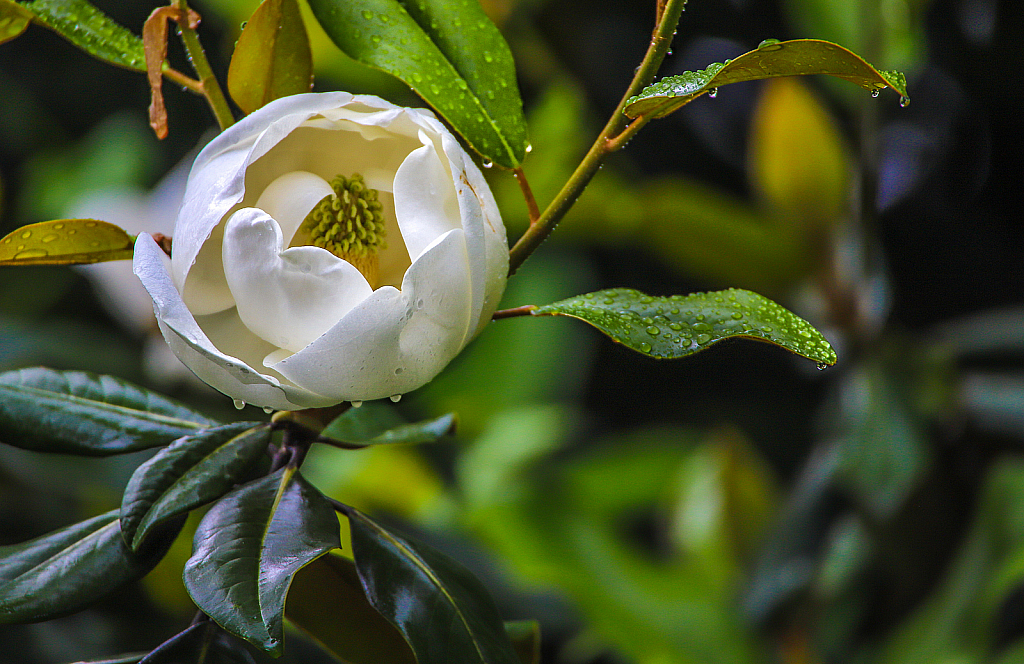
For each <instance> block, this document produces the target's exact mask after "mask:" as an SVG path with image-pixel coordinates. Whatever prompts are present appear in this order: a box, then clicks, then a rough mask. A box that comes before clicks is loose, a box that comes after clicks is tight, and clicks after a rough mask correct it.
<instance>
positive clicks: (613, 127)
mask: <svg viewBox="0 0 1024 664" xmlns="http://www.w3.org/2000/svg"><path fill="white" fill-rule="evenodd" d="M685 5H686V0H666V1H665V4H664V6H663V9H661V10H660V12H659V15H658V24H657V25H656V26H655V29H654V34H653V36H652V37H651V43H650V45H649V46H648V47H647V53H646V54H645V55H644V59H643V61H642V62H641V63H640V66H639V67H637V70H636V73H635V74H634V75H633V80H632V81H630V84H629V87H628V88H626V92H625V94H623V96H622V100H621V101H620V102H619V105H618V106H617V107H616V109H615V112H613V113H612V116H611V117H610V118H609V119H608V123H607V124H606V125H605V127H604V129H603V130H602V131H601V134H600V135H599V136H598V137H597V139H596V140H595V141H594V144H593V145H592V146H591V147H590V150H589V151H588V152H587V154H586V156H585V157H583V160H582V161H581V162H580V165H579V166H577V167H576V171H575V172H574V173H573V174H572V175H571V176H570V177H569V179H568V181H566V183H565V185H564V186H563V187H562V190H561V191H560V192H558V196H556V197H555V199H554V200H553V201H552V202H551V204H550V205H548V207H547V209H545V210H544V212H543V213H542V214H541V215H540V218H539V219H538V220H537V222H536V223H534V224H530V227H529V228H527V229H526V232H525V233H523V235H522V237H520V238H519V240H518V241H517V242H516V243H515V245H514V246H513V247H512V249H511V251H510V252H509V275H512V274H515V271H516V270H517V269H519V266H520V265H522V264H523V262H524V261H525V260H526V259H527V258H529V256H530V254H532V253H533V252H534V251H535V250H536V249H537V247H539V246H540V245H541V243H542V242H544V240H545V239H547V237H548V235H550V234H551V231H552V230H554V228H555V226H557V225H558V222H560V221H561V220H562V218H563V217H564V216H565V214H566V213H567V212H568V211H569V209H570V208H572V206H573V204H574V203H576V199H578V198H579V197H580V194H582V193H583V190H584V189H585V188H586V186H587V184H589V183H590V180H591V179H592V178H593V177H594V175H595V174H596V173H597V171H598V169H599V168H600V167H601V163H602V162H603V161H604V159H605V157H607V156H608V155H609V154H611V153H612V152H613V151H614V150H617V149H619V148H621V147H622V146H623V145H625V143H626V142H627V141H628V140H629V138H631V137H632V135H633V134H634V133H636V131H637V130H639V129H640V127H642V126H643V125H644V124H646V122H647V121H646V120H642V119H641V118H638V119H637V120H636V121H634V122H633V124H632V125H630V124H629V118H628V117H626V115H625V114H624V113H623V109H624V108H625V107H626V101H628V100H629V98H630V97H633V96H634V95H636V94H637V93H639V92H640V91H641V90H643V89H644V87H646V86H647V85H649V84H650V83H651V81H653V80H654V75H655V74H656V73H657V71H658V68H659V67H660V66H661V63H662V62H663V61H664V60H665V55H666V54H667V53H668V49H669V47H670V46H671V45H672V37H673V35H674V34H675V30H676V26H677V25H678V24H679V16H680V15H681V14H682V12H683V7H684V6H685ZM627 125H628V127H629V129H628V130H627ZM624 130H626V131H624Z"/></svg>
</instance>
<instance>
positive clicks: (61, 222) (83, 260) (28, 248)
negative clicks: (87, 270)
mask: <svg viewBox="0 0 1024 664" xmlns="http://www.w3.org/2000/svg"><path fill="white" fill-rule="evenodd" d="M134 246H135V238H134V237H133V236H131V235H129V234H128V233H127V232H125V231H124V230H123V229H122V228H120V227H118V226H115V225H114V224H109V223H107V222H105V221H99V220H97V219H55V220H53V221H41V222H39V223H37V224H29V225H28V226H22V227H21V228H18V229H16V230H14V231H11V232H10V233H8V234H7V235H6V236H5V237H4V238H2V239H0V265H85V264H88V263H102V262H104V261H117V260H126V259H130V258H131V257H132V253H133V248H134Z"/></svg>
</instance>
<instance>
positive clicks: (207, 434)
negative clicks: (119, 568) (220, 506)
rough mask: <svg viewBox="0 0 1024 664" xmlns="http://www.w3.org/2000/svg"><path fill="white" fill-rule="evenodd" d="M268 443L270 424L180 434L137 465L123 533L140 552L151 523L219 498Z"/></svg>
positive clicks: (126, 502) (123, 506) (126, 497)
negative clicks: (151, 456)
mask: <svg viewBox="0 0 1024 664" xmlns="http://www.w3.org/2000/svg"><path fill="white" fill-rule="evenodd" d="M269 443H270V427H268V426H266V425H260V424H259V423H258V422H238V423H235V424H226V425H224V426H220V427H214V428H211V429H204V430H203V431H200V432H199V433H196V434H192V435H189V436H184V437H182V438H179V439H178V440H176V441H174V442H173V443H172V444H171V445H170V446H169V447H166V448H164V449H162V450H160V451H159V452H158V453H157V454H156V456H154V457H153V458H151V459H150V460H149V461H147V462H146V463H144V464H142V465H141V466H139V467H138V469H137V470H136V471H135V473H134V474H133V475H132V477H131V479H130V480H129V481H128V486H127V487H126V488H125V490H124V497H123V498H122V502H121V534H122V535H123V536H124V541H125V543H127V544H128V545H129V546H130V547H131V548H132V550H133V551H134V550H138V548H139V546H140V545H141V544H142V541H143V539H145V537H146V535H147V534H148V533H149V532H150V531H151V530H152V528H153V526H155V525H156V524H158V523H161V522H162V521H165V520H166V519H169V518H171V517H174V516H177V515H179V514H185V513H186V512H189V511H191V510H193V509H195V508H196V507H199V506H201V505H205V504H207V503H209V502H212V501H214V500H216V499H217V498H220V497H221V496H223V495H224V494H226V493H227V492H228V491H230V490H231V488H232V487H234V486H235V484H238V482H239V481H240V480H241V479H243V478H244V475H245V473H246V472H247V471H248V470H249V469H250V468H252V466H253V464H254V463H255V461H256V460H257V459H258V458H260V457H261V456H263V455H264V454H265V453H266V451H267V445H268V444H269Z"/></svg>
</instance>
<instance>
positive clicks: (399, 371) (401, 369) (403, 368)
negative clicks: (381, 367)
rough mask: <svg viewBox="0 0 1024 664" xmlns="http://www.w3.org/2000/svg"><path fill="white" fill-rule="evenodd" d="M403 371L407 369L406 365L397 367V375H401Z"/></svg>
mask: <svg viewBox="0 0 1024 664" xmlns="http://www.w3.org/2000/svg"><path fill="white" fill-rule="evenodd" d="M403 371H405V367H398V368H397V369H395V375H396V376H399V375H401V374H402V372H403Z"/></svg>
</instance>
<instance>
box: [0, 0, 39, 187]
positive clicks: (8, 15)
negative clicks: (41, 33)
mask: <svg viewBox="0 0 1024 664" xmlns="http://www.w3.org/2000/svg"><path fill="white" fill-rule="evenodd" d="M31 21H32V14H30V13H29V12H28V11H27V10H25V8H24V7H22V6H21V5H19V4H18V3H16V2H13V1H12V0H0V44H3V43H4V42H6V41H10V40H12V39H14V38H15V37H18V36H19V35H21V33H23V32H25V29H26V28H28V24H29V23H30V22H31ZM0 192H2V190H0Z"/></svg>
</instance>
